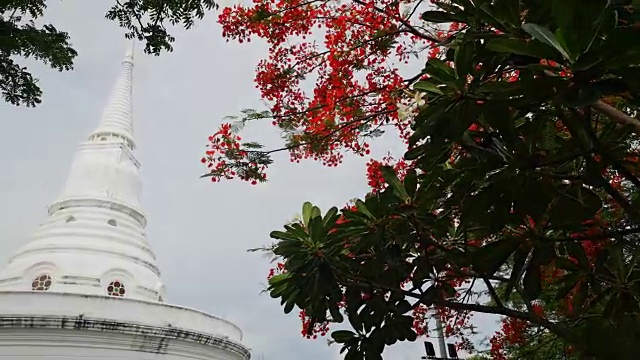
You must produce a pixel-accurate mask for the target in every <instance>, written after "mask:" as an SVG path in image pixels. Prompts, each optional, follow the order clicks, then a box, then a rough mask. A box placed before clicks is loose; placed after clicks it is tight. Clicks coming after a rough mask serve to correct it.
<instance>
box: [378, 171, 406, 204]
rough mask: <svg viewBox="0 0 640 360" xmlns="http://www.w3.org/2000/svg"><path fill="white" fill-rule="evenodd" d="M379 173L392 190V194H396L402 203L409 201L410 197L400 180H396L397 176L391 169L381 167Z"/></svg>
mask: <svg viewBox="0 0 640 360" xmlns="http://www.w3.org/2000/svg"><path fill="white" fill-rule="evenodd" d="M380 171H381V172H382V176H383V177H384V180H385V181H386V182H387V184H389V186H390V187H391V188H392V189H393V193H394V194H396V196H398V197H399V198H400V199H402V201H405V202H406V201H409V200H410V196H409V194H408V193H407V190H406V189H405V188H404V185H403V184H402V182H401V181H400V179H398V176H397V175H396V173H395V171H394V170H393V168H391V167H389V166H383V167H381V168H380Z"/></svg>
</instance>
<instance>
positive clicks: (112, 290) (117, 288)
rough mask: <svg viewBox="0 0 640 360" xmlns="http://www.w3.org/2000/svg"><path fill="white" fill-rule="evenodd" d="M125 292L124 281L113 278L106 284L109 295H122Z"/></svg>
mask: <svg viewBox="0 0 640 360" xmlns="http://www.w3.org/2000/svg"><path fill="white" fill-rule="evenodd" d="M126 293H127V290H126V288H125V286H124V283H123V282H122V281H120V280H114V281H112V282H110V283H109V286H107V294H109V296H115V297H123V296H124V294H126Z"/></svg>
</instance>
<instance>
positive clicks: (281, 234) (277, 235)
mask: <svg viewBox="0 0 640 360" xmlns="http://www.w3.org/2000/svg"><path fill="white" fill-rule="evenodd" d="M269 236H270V237H271V238H272V239H278V240H294V241H295V240H300V238H299V237H298V236H296V235H295V234H292V233H290V232H285V231H277V230H276V231H272V232H271V233H270V234H269Z"/></svg>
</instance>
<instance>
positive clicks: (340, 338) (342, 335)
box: [331, 330, 356, 344]
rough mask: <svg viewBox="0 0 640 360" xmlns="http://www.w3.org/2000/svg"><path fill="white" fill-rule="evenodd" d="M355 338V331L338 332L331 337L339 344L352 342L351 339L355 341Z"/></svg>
mask: <svg viewBox="0 0 640 360" xmlns="http://www.w3.org/2000/svg"><path fill="white" fill-rule="evenodd" d="M355 336H356V334H355V333H354V332H353V331H349V330H336V331H334V332H332V333H331V337H332V338H333V340H335V341H336V342H337V343H338V344H344V343H346V342H348V341H350V340H351V339H353V338H354V337H355Z"/></svg>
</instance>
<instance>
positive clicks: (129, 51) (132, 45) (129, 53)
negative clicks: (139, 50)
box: [124, 39, 136, 63]
mask: <svg viewBox="0 0 640 360" xmlns="http://www.w3.org/2000/svg"><path fill="white" fill-rule="evenodd" d="M135 44H136V40H135V39H131V40H129V45H128V46H127V53H126V55H125V57H124V61H130V62H132V63H133V54H134V52H135Z"/></svg>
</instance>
